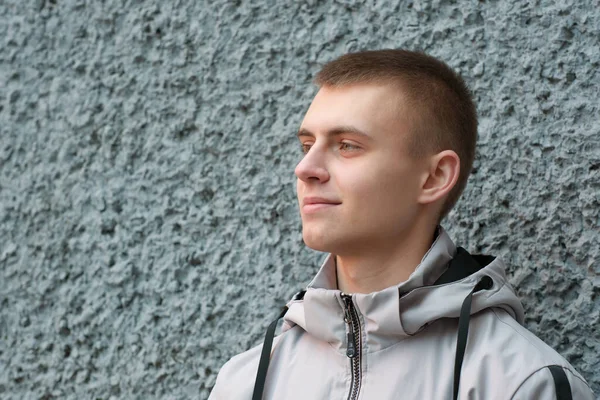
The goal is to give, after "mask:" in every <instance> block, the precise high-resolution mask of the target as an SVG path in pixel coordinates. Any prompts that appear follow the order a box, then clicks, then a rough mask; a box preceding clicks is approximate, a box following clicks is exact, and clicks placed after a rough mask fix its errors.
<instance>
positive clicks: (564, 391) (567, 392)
mask: <svg viewBox="0 0 600 400" xmlns="http://www.w3.org/2000/svg"><path fill="white" fill-rule="evenodd" d="M548 369H549V370H550V372H551V373H552V378H554V387H555V388H556V399H557V400H572V399H573V395H572V394H571V385H570V384H569V379H568V378H567V374H566V373H565V370H564V369H563V368H562V367H561V366H559V365H550V366H549V367H548Z"/></svg>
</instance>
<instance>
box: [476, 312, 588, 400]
mask: <svg viewBox="0 0 600 400" xmlns="http://www.w3.org/2000/svg"><path fill="white" fill-rule="evenodd" d="M473 317H474V318H473V322H474V325H475V326H474V327H473V328H474V329H473V330H472V331H470V332H469V341H471V340H473V341H472V347H471V350H472V353H471V354H470V355H469V349H468V350H467V354H466V355H465V361H466V357H470V364H471V368H473V369H475V370H479V371H488V372H490V376H489V378H490V379H493V380H495V381H497V382H498V384H500V385H501V386H499V388H502V389H503V390H505V395H507V396H508V398H510V399H515V400H516V399H530V398H536V399H555V398H556V397H555V396H556V395H555V394H554V393H556V388H555V383H556V379H557V378H562V377H563V376H565V375H566V379H567V380H568V383H569V386H570V387H571V388H572V392H573V395H574V397H573V398H576V399H593V398H594V397H593V393H592V391H591V389H590V387H589V385H588V384H587V382H586V381H585V379H584V378H583V377H582V376H581V375H580V374H579V373H578V372H577V371H576V370H575V368H574V367H573V366H572V365H571V364H570V363H569V362H568V361H567V360H566V359H565V358H564V357H563V356H561V355H560V354H559V353H558V352H557V351H556V350H554V349H553V348H552V347H550V346H549V345H548V344H546V343H545V342H544V341H543V340H541V339H540V338H538V337H537V336H536V335H535V334H533V332H531V331H529V330H528V329H527V328H525V327H524V326H522V325H521V324H519V323H518V322H517V321H515V320H514V319H513V318H512V317H511V316H510V315H509V314H508V313H507V312H506V311H504V310H503V309H501V308H492V309H488V310H486V312H483V313H481V314H480V315H477V316H475V315H474V316H473ZM468 346H471V344H469V345H468ZM562 371H564V374H563V373H562ZM492 373H493V374H494V376H491V375H492ZM500 375H501V376H500ZM479 379H482V377H479ZM575 393H577V394H578V395H577V396H575Z"/></svg>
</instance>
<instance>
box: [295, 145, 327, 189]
mask: <svg viewBox="0 0 600 400" xmlns="http://www.w3.org/2000/svg"><path fill="white" fill-rule="evenodd" d="M294 173H295V174H296V176H297V177H298V179H300V180H301V181H303V182H306V183H308V182H310V181H311V180H312V181H314V180H318V181H320V182H321V183H324V182H327V181H328V180H329V172H328V171H327V168H326V166H325V159H324V154H323V152H322V151H319V149H318V148H317V147H316V145H313V146H312V147H311V148H310V150H309V151H308V153H306V154H305V155H304V157H303V158H302V160H300V162H299V163H298V165H296V169H295V171H294Z"/></svg>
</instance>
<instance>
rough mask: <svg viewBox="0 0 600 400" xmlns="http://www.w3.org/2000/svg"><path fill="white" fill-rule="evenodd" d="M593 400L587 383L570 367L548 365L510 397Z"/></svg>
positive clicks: (517, 398)
mask: <svg viewBox="0 0 600 400" xmlns="http://www.w3.org/2000/svg"><path fill="white" fill-rule="evenodd" d="M555 398H556V399H558V400H563V399H565V400H567V399H577V400H594V398H595V396H594V393H593V392H592V389H591V388H590V387H589V385H588V383H587V382H586V381H585V380H584V379H583V378H582V377H581V375H579V373H577V371H575V370H574V369H572V367H571V366H564V365H548V366H544V367H542V368H539V369H538V370H536V371H534V372H533V373H532V374H531V375H529V376H528V377H527V378H526V379H525V380H524V381H523V382H522V383H521V384H520V385H519V387H518V388H517V389H516V391H515V392H514V393H513V394H512V395H511V397H510V399H511V400H521V399H522V400H525V399H555Z"/></svg>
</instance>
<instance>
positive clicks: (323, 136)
mask: <svg viewBox="0 0 600 400" xmlns="http://www.w3.org/2000/svg"><path fill="white" fill-rule="evenodd" d="M398 109H400V110H401V112H400V113H398ZM405 112H406V114H404V113H405ZM408 112H409V110H406V109H405V107H404V101H403V99H402V98H401V96H399V95H398V90H397V89H394V88H392V87H389V86H387V87H386V86H383V85H374V84H356V85H352V86H346V87H340V88H330V87H322V88H321V89H320V90H319V92H318V93H317V95H316V96H315V98H314V100H313V102H312V104H311V105H310V107H309V109H308V111H307V113H306V116H305V117H304V120H303V121H302V124H301V126H300V130H299V139H300V141H301V143H302V145H303V147H304V151H305V152H306V151H307V153H306V154H305V155H304V158H303V159H302V160H301V161H300V162H299V163H298V165H297V166H296V170H295V174H296V176H297V177H298V180H297V195H298V202H299V206H300V214H301V217H302V236H303V239H304V242H305V243H306V245H307V246H308V247H310V248H312V249H315V250H319V251H325V252H332V253H335V254H348V255H349V254H352V253H358V252H360V251H361V249H370V250H373V249H377V248H382V246H386V245H392V243H393V242H396V241H398V240H401V239H402V238H403V237H404V236H405V235H407V234H409V233H410V230H411V228H412V227H413V224H414V223H415V220H416V217H417V215H418V214H419V213H420V212H421V211H422V206H421V205H420V204H419V202H418V200H417V198H418V196H419V194H420V190H421V187H422V185H423V182H424V178H425V179H426V176H427V172H428V171H427V168H428V167H427V165H426V160H415V159H413V158H410V157H409V156H408V155H407V144H406V143H407V140H406V139H407V135H409V134H410V126H409V118H407V115H409V114H408ZM354 130H356V131H355V132H354ZM360 132H362V133H364V134H366V135H368V136H363V135H361V134H360ZM310 197H320V198H324V199H327V201H330V202H333V203H335V204H329V205H323V204H321V205H319V204H316V205H306V204H305V202H307V201H308V202H310ZM317 201H319V200H317Z"/></svg>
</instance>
